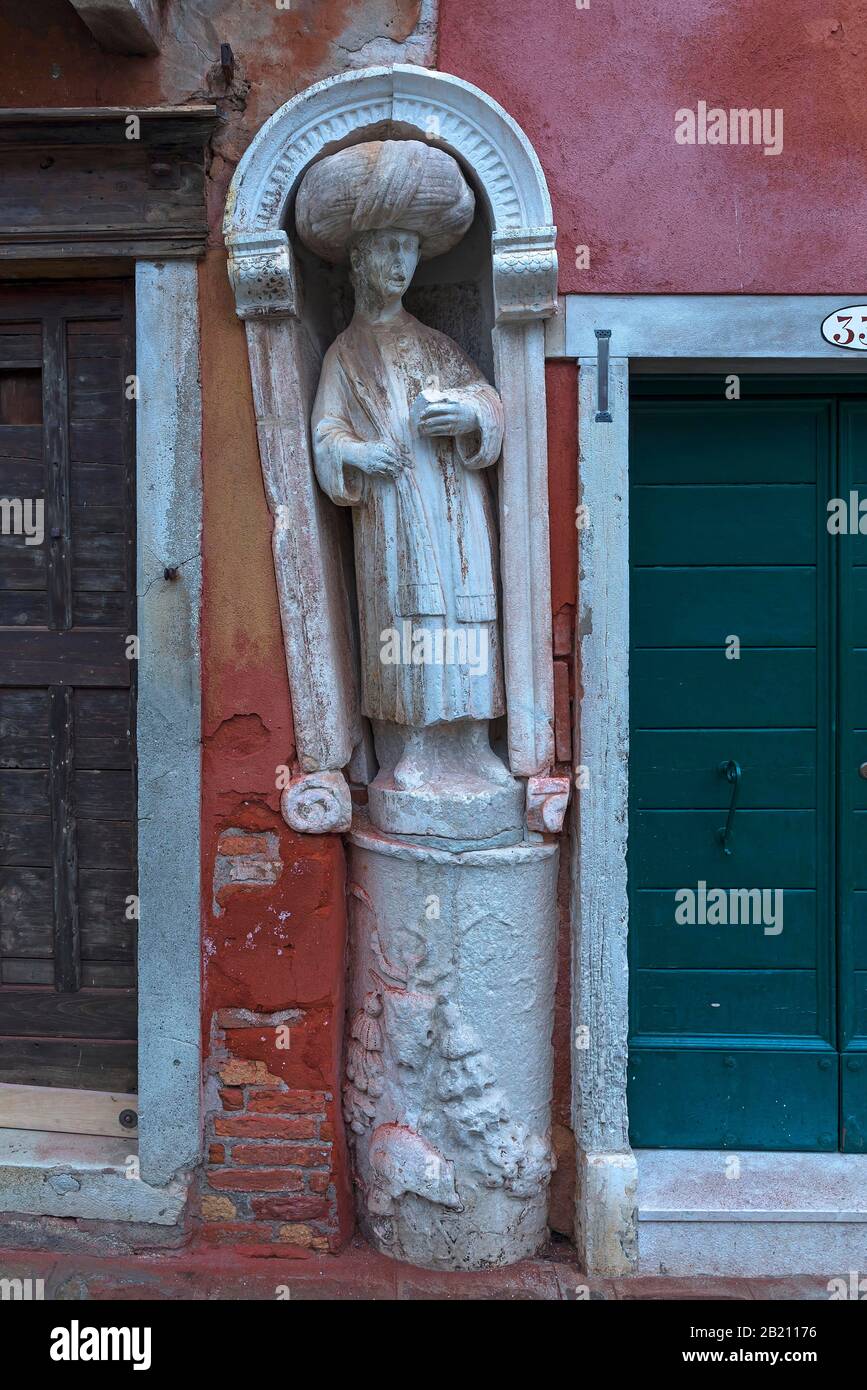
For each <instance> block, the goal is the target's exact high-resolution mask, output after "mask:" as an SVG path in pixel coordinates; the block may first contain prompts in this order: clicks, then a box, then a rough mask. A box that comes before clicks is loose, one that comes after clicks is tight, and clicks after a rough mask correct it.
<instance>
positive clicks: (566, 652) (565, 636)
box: [554, 606, 575, 656]
mask: <svg viewBox="0 0 867 1390" xmlns="http://www.w3.org/2000/svg"><path fill="white" fill-rule="evenodd" d="M574 612H575V610H574V609H573V608H572V607H571V606H567V607H565V608H561V609H560V612H559V613H555V614H554V655H555V656H571V655H572V621H573V618H574Z"/></svg>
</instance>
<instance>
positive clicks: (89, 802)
mask: <svg viewBox="0 0 867 1390" xmlns="http://www.w3.org/2000/svg"><path fill="white" fill-rule="evenodd" d="M6 775H7V776H8V775H9V774H8V773H7V774H6ZM12 775H13V776H19V777H20V776H21V775H22V774H21V773H17V774H15V773H13V774H12ZM36 775H38V774H36ZM0 776H2V774H0ZM0 785H2V784H0ZM73 787H74V791H75V809H76V815H77V816H78V817H79V818H80V819H82V820H83V819H85V818H87V819H90V820H99V819H113V820H122V821H132V820H133V819H134V817H135V786H134V784H133V775H132V770H131V769H129V770H127V769H124V770H114V769H113V770H111V771H109V770H107V769H95V770H90V769H88V770H82V771H76V772H75V774H74V777H73Z"/></svg>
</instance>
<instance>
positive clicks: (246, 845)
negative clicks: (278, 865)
mask: <svg viewBox="0 0 867 1390" xmlns="http://www.w3.org/2000/svg"><path fill="white" fill-rule="evenodd" d="M217 853H218V854H264V855H267V856H269V857H270V854H271V849H270V846H269V844H268V837H267V835H221V836H220V841H219V844H218V845H217Z"/></svg>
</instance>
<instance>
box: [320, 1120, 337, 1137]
mask: <svg viewBox="0 0 867 1390" xmlns="http://www.w3.org/2000/svg"><path fill="white" fill-rule="evenodd" d="M319 1138H320V1139H326V1140H328V1141H329V1142H330V1141H331V1140H332V1139H333V1138H334V1126H333V1124H332V1123H331V1121H330V1120H323V1121H322V1124H321V1125H320V1126H319Z"/></svg>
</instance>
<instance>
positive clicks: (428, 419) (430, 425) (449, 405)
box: [418, 396, 479, 434]
mask: <svg viewBox="0 0 867 1390" xmlns="http://www.w3.org/2000/svg"><path fill="white" fill-rule="evenodd" d="M478 428H479V416H478V412H477V411H476V407H475V406H474V405H473V404H472V403H471V402H470V401H464V400H455V399H452V400H449V398H448V397H447V396H446V397H445V398H444V399H442V400H438V401H431V403H430V405H427V406H425V408H424V410H423V411H422V413H421V415H420V416H419V421H418V430H419V434H469V433H470V432H471V431H472V430H477V429H478Z"/></svg>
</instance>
